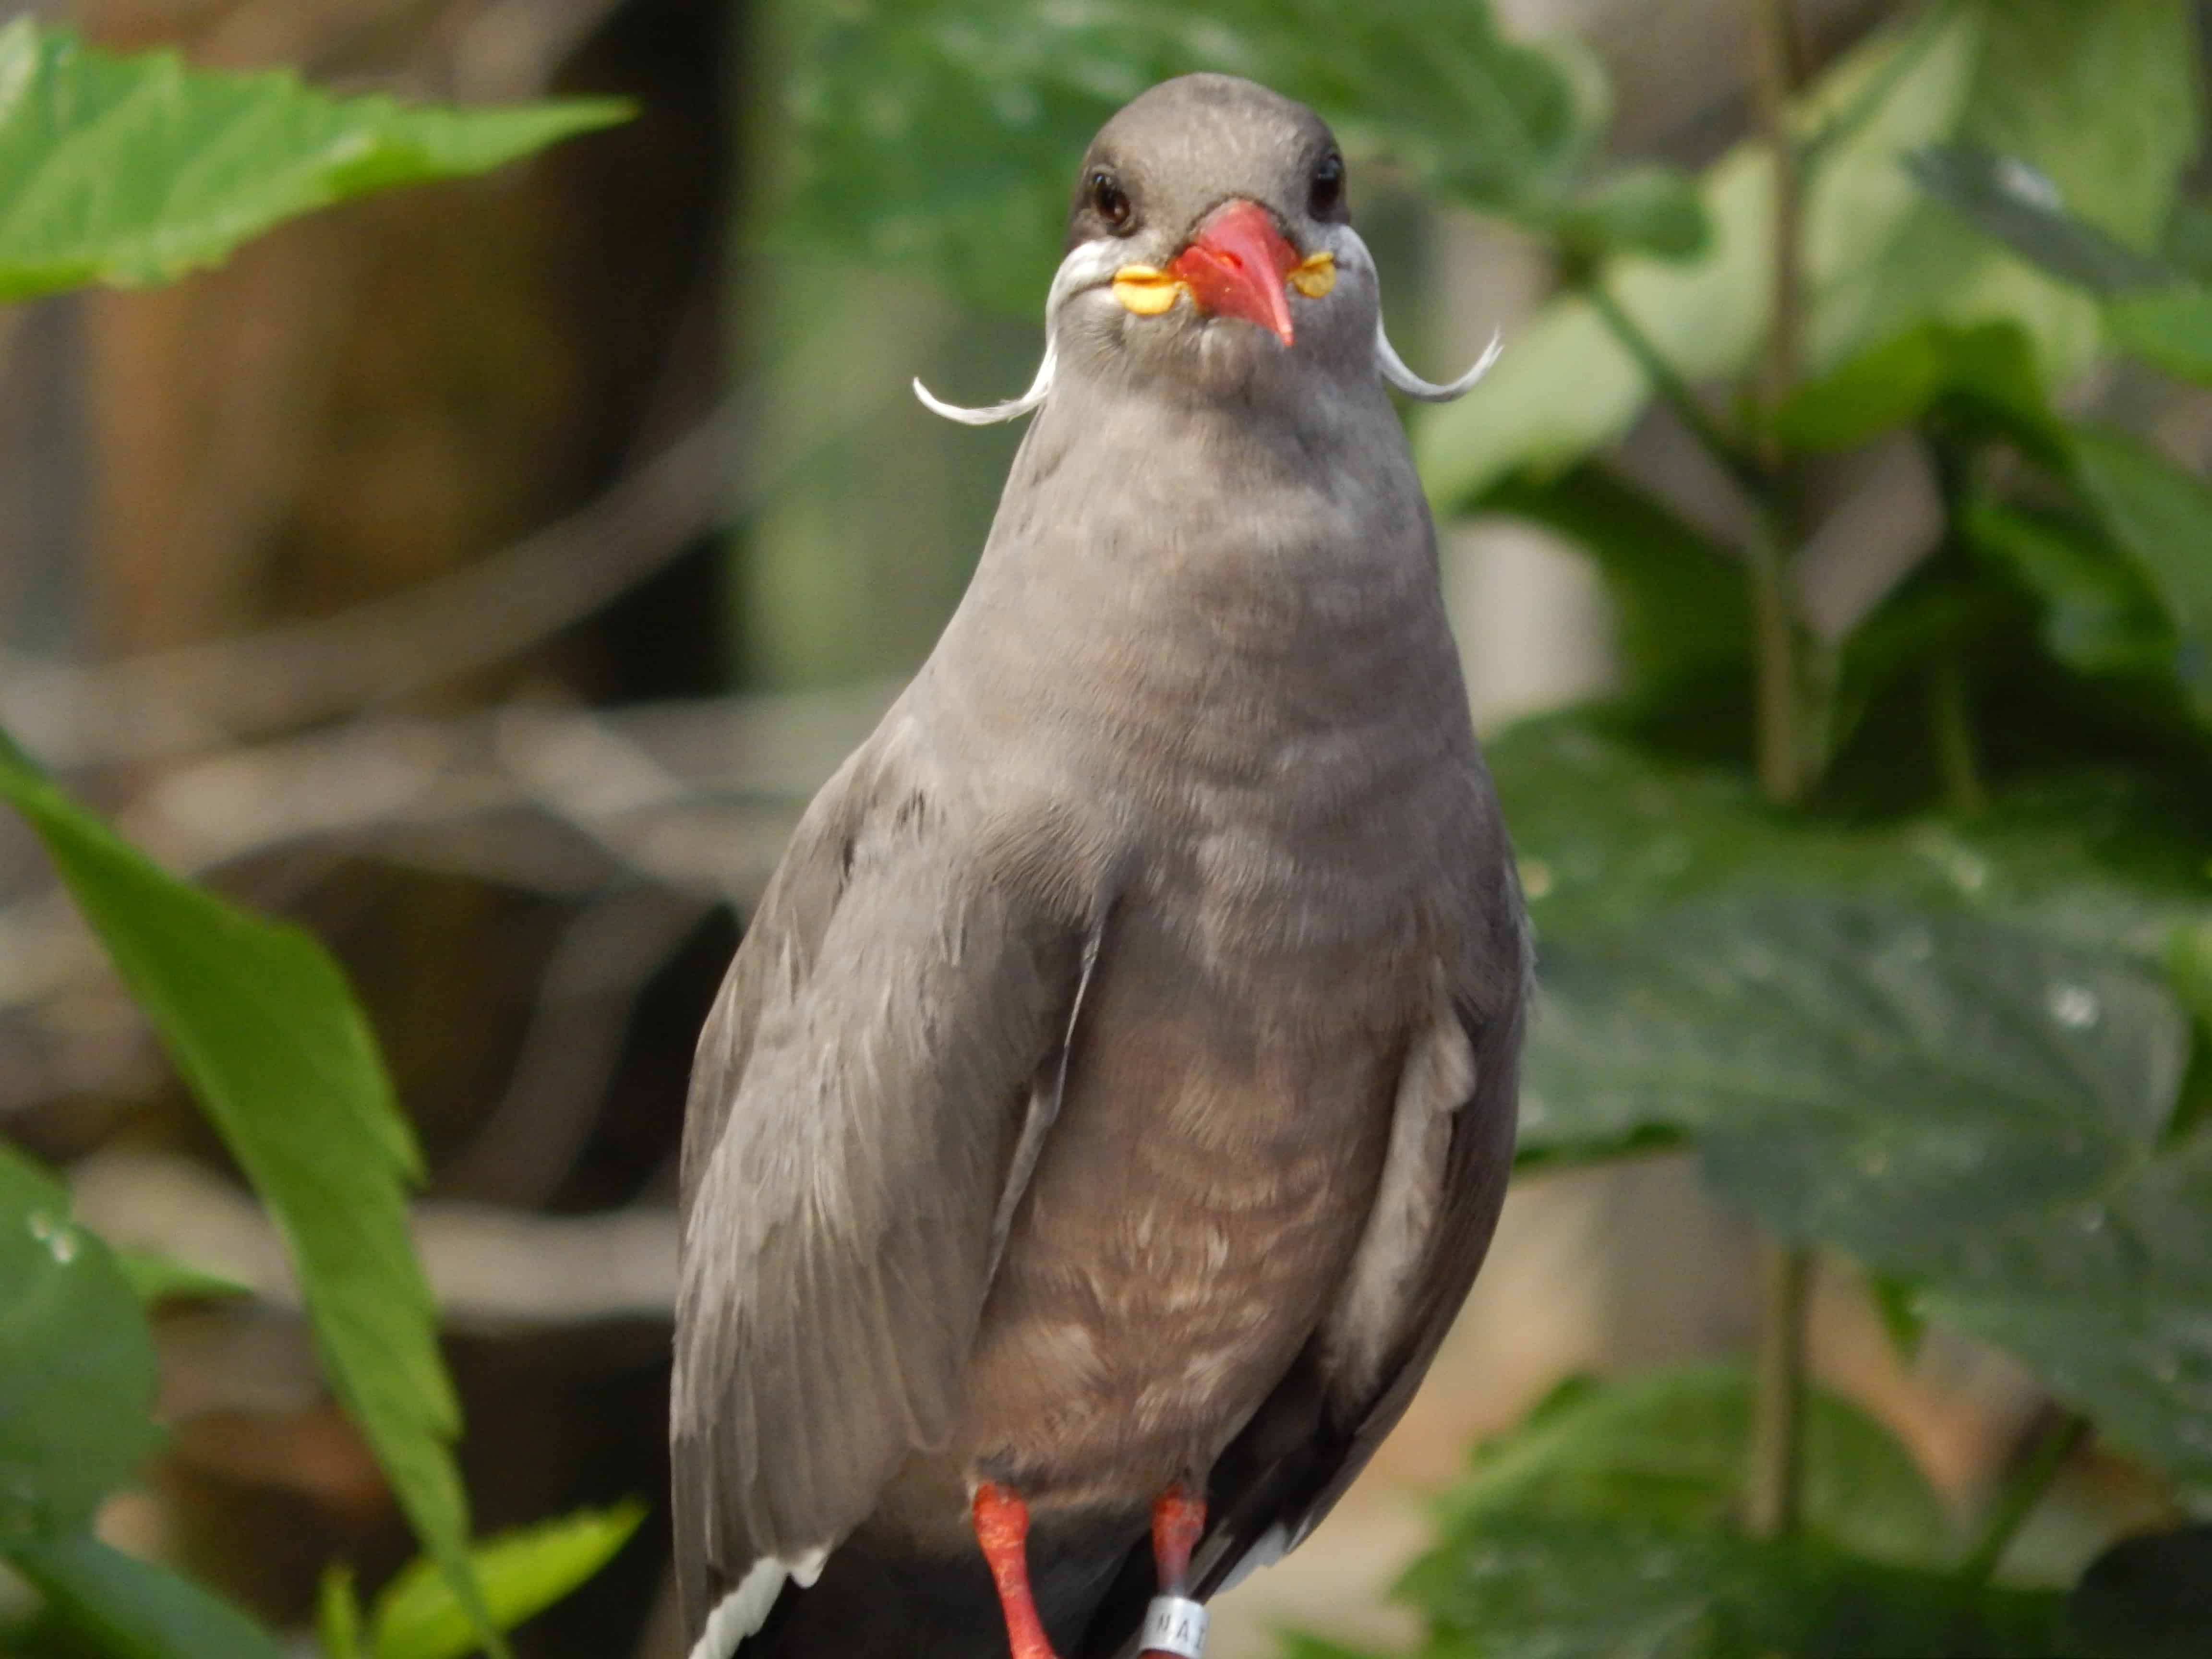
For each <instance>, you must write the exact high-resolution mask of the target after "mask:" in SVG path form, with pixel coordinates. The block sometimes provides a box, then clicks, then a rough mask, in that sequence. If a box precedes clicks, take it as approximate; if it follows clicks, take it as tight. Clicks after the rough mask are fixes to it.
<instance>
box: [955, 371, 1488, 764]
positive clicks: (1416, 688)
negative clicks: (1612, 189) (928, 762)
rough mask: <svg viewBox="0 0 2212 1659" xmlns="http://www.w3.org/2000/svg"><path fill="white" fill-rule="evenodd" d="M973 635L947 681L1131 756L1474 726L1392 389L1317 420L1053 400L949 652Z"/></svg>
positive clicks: (1163, 404) (1016, 477)
mask: <svg viewBox="0 0 2212 1659" xmlns="http://www.w3.org/2000/svg"><path fill="white" fill-rule="evenodd" d="M965 630H975V631H976V632H978V633H981V634H984V635H987V639H988V643H987V647H985V648H982V649H979V650H976V651H974V652H964V651H955V650H946V651H943V652H941V653H939V655H940V661H939V668H940V669H943V670H944V671H947V672H955V671H961V670H955V669H954V668H953V667H952V666H951V665H954V664H957V663H963V662H972V663H976V664H982V665H987V666H986V667H984V668H981V669H979V670H975V673H977V674H978V675H979V677H981V676H987V678H978V679H977V680H976V683H975V684H972V685H967V686H963V687H959V688H953V687H948V688H947V689H948V690H951V691H954V693H955V695H958V696H964V697H967V698H969V699H970V700H973V701H974V702H977V703H978V704H979V705H980V704H982V703H985V702H990V703H995V704H1002V705H1004V706H1006V707H1007V708H1015V709H1018V710H1020V711H1021V712H1022V714H1023V716H1024V719H1030V720H1035V721H1036V722H1038V723H1041V724H1042V725H1046V726H1054V725H1057V726H1061V727H1064V728H1066V729H1069V730H1078V729H1080V730H1083V731H1091V730H1097V729H1099V728H1100V727H1101V726H1102V724H1110V725H1112V726H1114V727H1115V728H1116V733H1115V736H1116V740H1117V741H1121V742H1124V743H1127V744H1143V743H1155V742H1156V743H1162V744H1176V743H1181V742H1182V741H1184V740H1185V739H1186V738H1191V739H1196V738H1203V737H1205V736H1206V728H1208V727H1209V726H1211V727H1212V728H1215V729H1216V731H1217V732H1218V734H1220V735H1222V738H1223V741H1224V742H1226V741H1227V740H1228V737H1229V736H1231V735H1233V736H1234V737H1235V738H1236V739H1237V742H1238V743H1242V742H1243V741H1245V740H1246V739H1247V738H1249V742H1250V743H1251V744H1253V745H1255V747H1258V748H1265V747H1266V746H1267V744H1271V743H1274V742H1276V741H1278V740H1279V736H1280V732H1281V731H1282V730H1286V729H1291V728H1298V729H1304V730H1311V729H1314V728H1316V727H1320V726H1342V727H1344V728H1346V729H1368V728H1372V727H1375V726H1378V725H1380V724H1382V723H1383V722H1385V721H1388V720H1394V719H1398V718H1408V719H1431V718H1446V717H1448V716H1449V717H1451V718H1457V719H1463V718H1464V715H1463V712H1455V709H1456V710H1459V711H1463V708H1464V703H1463V697H1464V693H1463V692H1462V691H1461V690H1459V686H1460V680H1459V672H1458V665H1457V659H1456V654H1455V652H1454V649H1453V647H1452V643H1451V640H1450V636H1449V631H1448V630H1447V629H1446V627H1445V625H1444V621H1443V604H1442V598H1441V595H1440V593H1439V591H1438V583H1437V567H1436V554H1435V542H1434V538H1433V534H1432V532H1431V528H1430V524H1429V519H1428V513H1427V509H1426V507H1425V503H1424V501H1423V500H1422V496H1421V493H1420V489H1419V483H1418V482H1417V480H1416V478H1415V476H1414V473H1413V465H1412V461H1411V459H1410V457H1409V456H1408V454H1407V449H1406V443H1405V439H1404V436H1403V435H1402V433H1401V431H1400V429H1399V428H1398V425H1397V422H1396V419H1395V415H1393V413H1392V412H1391V410H1389V406H1388V404H1387V403H1386V402H1385V401H1384V399H1383V396H1382V394H1381V392H1380V391H1379V389H1377V390H1376V392H1375V393H1374V395H1373V398H1372V399H1371V401H1369V402H1365V403H1364V404H1363V403H1362V402H1360V401H1358V400H1354V399H1350V398H1344V399H1334V400H1326V399H1323V400H1316V403H1315V404H1314V406H1312V407H1311V408H1309V409H1305V410H1297V409H1289V408H1282V407H1277V408H1273V409H1270V408H1266V407H1260V408H1255V407H1251V406H1247V407H1245V408H1243V409H1241V410H1240V409H1238V408H1237V407H1236V406H1234V405H1231V404H1219V403H1213V402H1209V401H1207V400H1203V399H1192V400H1188V401H1179V400H1175V399H1162V398H1144V397H1140V396H1136V395H1133V394H1127V393H1124V394H1121V395H1118V396H1117V395H1097V396H1087V397H1083V398H1069V399H1066V401H1062V400H1061V399H1060V398H1059V397H1058V396H1055V398H1054V401H1053V402H1052V403H1049V404H1047V406H1046V408H1045V409H1044V410H1043V411H1042V413H1041V414H1040V416H1038V418H1037V420H1036V424H1035V426H1034V427H1033V428H1032V429H1031V430H1030V433H1029V435H1027V438H1026V440H1025V441H1024V444H1023V447H1022V451H1021V453H1020V455H1019V456H1018V459H1017V460H1016V463H1015V465H1014V468H1013V471H1012V476H1011V477H1010V478H1009V480H1008V483H1007V487H1006V495H1005V497H1004V499H1003V500H1002V501H1001V503H1000V510H999V517H998V520H997V522H996V524H995V526H994V529H993V532H992V535H991V540H990V543H989V545H988V546H987V549H986V551H985V554H984V557H983V560H982V562H981V564H980V566H979V567H978V568H977V571H976V574H975V580H974V582H973V584H972V585H971V586H970V588H969V593H968V596H967V598H966V599H965V600H964V601H963V605H962V606H961V611H960V614H959V616H958V617H956V619H955V622H954V623H953V627H952V629H951V633H949V634H948V644H950V643H951V640H952V637H953V635H958V634H960V633H962V632H963V631H965ZM1432 704H1433V705H1434V707H1431V705H1432ZM1230 763H1231V764H1241V763H1242V762H1241V760H1238V759H1237V758H1236V757H1231V759H1230Z"/></svg>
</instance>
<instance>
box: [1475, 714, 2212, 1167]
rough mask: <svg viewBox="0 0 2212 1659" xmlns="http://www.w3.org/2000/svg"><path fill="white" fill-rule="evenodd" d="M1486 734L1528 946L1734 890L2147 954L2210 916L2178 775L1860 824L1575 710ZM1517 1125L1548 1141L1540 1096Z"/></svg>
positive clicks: (1548, 950)
mask: <svg viewBox="0 0 2212 1659" xmlns="http://www.w3.org/2000/svg"><path fill="white" fill-rule="evenodd" d="M1486 750H1487V755H1488V760H1489V764H1490V769H1491V774H1492V777H1493V778H1494V779H1495V780H1496V782H1497V785H1498V795H1499V798H1500V799H1501V800H1502V801H1503V803H1504V808H1505V816H1506V820H1507V822H1508V823H1511V824H1512V826H1513V839H1514V845H1515V848H1516V852H1517V854H1518V855H1519V859H1520V863H1521V872H1522V887H1523V889H1524V890H1525V891H1526V893H1527V895H1528V908H1529V915H1530V916H1531V917H1532V918H1533V920H1534V922H1535V926H1536V933H1537V939H1538V943H1539V945H1540V951H1539V955H1540V957H1545V958H1548V957H1550V956H1551V955H1552V954H1553V951H1554V949H1555V948H1574V947H1577V946H1578V945H1582V944H1583V943H1585V942H1589V941H1590V940H1592V939H1593V938H1594V937H1595V938H1598V939H1612V938H1613V935H1614V934H1615V933H1619V932H1624V931H1630V930H1633V929H1634V928H1637V927H1643V926H1651V925H1656V919H1657V917H1658V915H1659V914H1660V913H1661V912H1662V910H1663V909H1664V908H1667V907H1668V906H1671V905H1672V904H1674V902H1677V901H1680V900H1682V899H1686V898H1690V897H1696V896H1709V895H1711V894H1713V893H1716V892H1718V891H1723V890H1729V889H1732V888H1742V887H1752V888H1756V889H1757V890H1761V891H1764V890H1768V889H1771V888H1782V887H1792V886H1800V887H1808V888H1813V889H1815V890H1827V891H1833V890H1838V889H1847V890H1853V891H1857V892H1863V893H1873V894H1876V895H1880V896H1886V897H1887V899H1888V900H1889V901H1891V902H1911V903H1915V904H1927V905H1938V904H1940V905H1943V906H1946V907H1949V908H1969V909H1971V910H1972V911H1974V912H1976V913H1978V914H1979V915H1984V916H1986V917H1988V918H1989V919H1990V920H1991V921H1997V922H2002V923H2003V924H2005V925H2008V926H2012V927H2023V928H2027V929H2030V930H2032V931H2033V932H2035V933H2039V934H2040V935H2043V936H2045V937H2048V938H2051V939H2056V940H2058V941H2061V942H2063V943H2066V944H2069V945H2075V946H2078V947H2081V948H2084V949H2099V950H2103V949H2118V950H2122V951H2126V952H2127V953H2128V954H2129V955H2130V957H2132V958H2133V959H2135V960H2136V961H2138V962H2140V963H2144V964H2146V965H2148V964H2154V963H2158V962H2160V960H2162V958H2163V956H2164V953H2165V951H2166V948H2167V941H2168V939H2169V938H2170V937H2171V935H2172V930H2173V929H2174V928H2175V927H2179V926H2182V925H2184V924H2185V923H2189V922H2191V921H2195V920H2197V919H2199V918H2202V917H2203V916H2205V915H2208V914H2212V881H2208V879H2207V877H2206V872H2205V868H2204V859H2203V846H2204V845H2205V844H2206V842H2208V840H2212V820H2208V817H2207V815H2206V813H2205V811H2203V806H2202V805H2201V803H2199V802H2197V800H2196V799H2195V798H2194V797H2193V796H2192V795H2191V793H2190V792H2189V791H2188V790H2187V789H2186V788H2185V787H2182V786H2180V785H2179V784H2177V785H2176V786H2175V787H2173V788H2172V789H2171V790H2166V789H2162V788H2160V787H2158V786H2156V785H2155V784H2154V782H2153V781H2150V780H2148V779H2147V778H2143V777H2140V776H2138V777H2134V778H2127V779H2123V778H2118V777H2114V776H2111V775H2100V774H2076V775H2052V776H2049V777H2045V778H2041V779H2036V780H2027V779H2022V780H2019V781H2015V783H2014V784H2013V785H2012V787H2009V788H2008V789H2007V790H2006V791H2005V792H2004V793H2002V794H2000V795H1999V796H1997V797H1996V799H1994V800H1993V801H1992V802H1991V803H1990V808H1989V810H1988V811H1986V812H1984V814H1982V815H1981V816H1980V817H1978V818H1976V819H1975V820H1974V821H1973V822H1972V823H1971V824H1956V823H1948V822H1946V821H1944V820H1942V819H1936V818H1911V819H1905V820H1904V821H1901V822H1893V823H1882V824H1876V825H1872V826H1864V827H1862V826H1857V825H1847V824H1844V823H1837V822H1834V821H1832V820H1828V819H1824V818H1820V817H1811V816H1809V815H1802V814H1800V815H1791V814H1787V813H1784V812H1781V811H1777V810H1775V809H1774V808H1772V807H1771V806H1769V805H1766V804H1765V802H1764V801H1763V800H1761V799H1760V798H1759V789H1758V785H1757V783H1756V782H1755V781H1754V780H1753V778H1752V777H1751V775H1749V773H1748V772H1747V771H1746V770H1742V769H1734V768H1728V767H1718V766H1698V765H1686V764H1683V763H1676V762H1670V761H1668V760H1665V759H1662V758H1661V757H1657V756H1655V755H1653V754H1652V753H1650V751H1649V750H1645V749H1643V748H1641V747H1639V746H1638V745H1637V744H1634V743H1632V742H1631V741H1630V740H1628V738H1626V736H1624V735H1623V732H1622V730H1621V729H1620V728H1619V727H1618V726H1614V725H1612V724H1609V723H1608V722H1607V720H1605V719H1604V718H1603V717H1602V716H1601V715H1598V714H1591V713H1589V712H1583V713H1580V714H1562V715H1556V716H1553V717H1550V718H1547V719H1544V720H1530V721H1526V722H1523V723H1522V724H1521V725H1519V726H1515V727H1513V728H1512V729H1511V730H1510V731H1508V732H1504V734H1502V735H1501V736H1500V737H1498V738H1496V739H1494V740H1492V742H1491V743H1490V744H1487V745H1486ZM1522 1133H1523V1143H1524V1145H1525V1146H1528V1147H1529V1148H1531V1149H1534V1150H1541V1149H1543V1148H1545V1147H1546V1146H1547V1144H1548V1143H1549V1142H1550V1141H1551V1140H1552V1139H1553V1137H1552V1134H1551V1132H1550V1131H1549V1130H1548V1129H1547V1127H1545V1121H1544V1118H1543V1115H1542V1111H1541V1107H1540V1108H1539V1109H1537V1110H1536V1111H1535V1112H1534V1115H1528V1112H1527V1109H1526V1108H1525V1107H1524V1116H1523V1121H1522Z"/></svg>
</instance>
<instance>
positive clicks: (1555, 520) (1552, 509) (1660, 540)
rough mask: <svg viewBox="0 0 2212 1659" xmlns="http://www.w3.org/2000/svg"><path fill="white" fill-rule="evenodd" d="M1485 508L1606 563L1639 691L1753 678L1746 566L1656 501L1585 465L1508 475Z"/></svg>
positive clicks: (1623, 646) (1624, 646)
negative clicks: (1546, 475)
mask: <svg viewBox="0 0 2212 1659" xmlns="http://www.w3.org/2000/svg"><path fill="white" fill-rule="evenodd" d="M1483 506H1484V507H1485V508H1486V510H1488V511H1492V512H1497V513H1510V514H1512V515H1514V516H1516V517H1518V518H1524V519H1529V520H1534V521H1535V522H1537V523H1539V524H1542V525H1545V526H1548V527H1549V528H1551V529H1553V530H1555V531H1558V532H1559V533H1560V534H1561V535H1564V536H1566V537H1568V538H1571V540H1573V541H1574V542H1576V543H1577V544H1579V545H1580V546H1581V547H1582V548H1583V550H1585V551H1586V552H1588V553H1589V555H1590V556H1591V557H1592V558H1594V559H1595V561H1596V562H1597V564H1598V567H1599V568H1600V569H1601V571H1603V573H1604V574H1605V582H1606V587H1607V592H1610V593H1611V594H1612V596H1613V602H1614V606H1615V608H1616V610H1617V611H1618V613H1619V617H1620V653H1621V657H1622V659H1623V660H1624V662H1625V664H1626V667H1627V669H1628V671H1629V676H1630V678H1631V680H1632V683H1633V684H1635V685H1636V686H1638V688H1640V689H1644V690H1650V689H1652V688H1655V687H1658V686H1662V685H1665V684H1669V683H1671V682H1675V681H1680V680H1682V679H1685V678H1692V677H1699V676H1706V675H1712V674H1735V675H1738V676H1740V677H1745V678H1747V675H1748V670H1747V668H1746V667H1745V664H1746V662H1747V658H1748V656H1749V653H1750V650H1751V602H1750V599H1749V598H1748V596H1747V586H1746V583H1745V580H1744V572H1743V565H1742V562H1741V560H1739V559H1737V558H1735V557H1734V556H1731V555H1730V554H1729V553H1728V552H1727V551H1725V550H1723V549H1722V548H1721V547H1719V546H1718V545H1717V544H1715V543H1713V542H1712V541H1711V540H1710V539H1709V538H1706V537H1705V535H1703V534H1702V533H1700V532H1699V531H1698V530H1696V529H1695V528H1693V527H1692V526H1691V525H1690V524H1688V523H1687V522H1686V520H1683V519H1682V518H1681V517H1680V515H1678V514H1677V513H1674V511H1673V510H1672V509H1671V508H1669V507H1667V506H1666V505H1665V504H1664V503H1663V502H1662V501H1659V500H1658V499H1657V498H1656V497H1655V496H1652V495H1649V494H1647V493H1646V492H1645V491H1644V490H1642V489H1638V488H1637V487H1636V486H1635V485H1634V484H1632V483H1628V482H1627V481H1626V480H1625V479H1623V478H1621V477H1619V476H1618V475H1617V474H1615V473H1613V472H1611V471H1607V469H1606V468H1604V467H1603V466H1601V465H1597V464H1595V463H1585V464H1584V465H1581V466H1578V467H1577V468H1575V469H1574V470H1573V471H1571V472H1568V473H1566V474H1565V475H1564V476H1563V477H1559V478H1556V479H1553V480H1551V481H1548V482H1540V481H1538V480H1536V479H1534V478H1530V477H1512V478H1508V479H1506V480H1504V482H1503V483H1500V484H1498V486H1497V488H1495V489H1492V491H1491V492H1490V493H1489V495H1486V497H1484V500H1483Z"/></svg>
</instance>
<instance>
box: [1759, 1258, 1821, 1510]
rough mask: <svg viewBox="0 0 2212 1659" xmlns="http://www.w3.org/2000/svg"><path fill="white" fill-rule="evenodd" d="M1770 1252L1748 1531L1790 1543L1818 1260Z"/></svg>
mask: <svg viewBox="0 0 2212 1659" xmlns="http://www.w3.org/2000/svg"><path fill="white" fill-rule="evenodd" d="M1766 1249H1767V1262H1766V1303H1765V1308H1764V1309H1763V1310H1762V1311H1761V1315H1760V1319H1759V1376H1758V1380H1757V1392H1756V1394H1755V1395H1753V1401H1752V1419H1751V1483H1750V1486H1749V1488H1748V1490H1747V1492H1745V1495H1744V1525H1745V1526H1746V1528H1748V1529H1749V1531H1750V1532H1751V1534H1752V1535H1753V1537H1757V1538H1786V1537H1788V1536H1789V1535H1790V1534H1791V1533H1793V1532H1795V1531H1796V1529H1797V1520H1798V1511H1799V1510H1800V1508H1801V1507H1802V1504H1801V1501H1800V1500H1801V1497H1802V1491H1803V1486H1804V1468H1805V1455H1804V1452H1805V1447H1804V1441H1805V1312H1806V1302H1807V1293H1808V1291H1810V1289H1811V1287H1812V1279H1813V1253H1812V1252H1811V1251H1810V1250H1808V1249H1803V1248H1802V1247H1800V1246H1797V1245H1785V1244H1769V1245H1768V1246H1767V1247H1766Z"/></svg>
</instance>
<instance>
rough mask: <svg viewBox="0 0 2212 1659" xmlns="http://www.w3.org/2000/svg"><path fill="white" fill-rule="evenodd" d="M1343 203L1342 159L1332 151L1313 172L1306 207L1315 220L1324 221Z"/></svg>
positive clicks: (1323, 157)
mask: <svg viewBox="0 0 2212 1659" xmlns="http://www.w3.org/2000/svg"><path fill="white" fill-rule="evenodd" d="M1343 202H1344V157H1342V156H1341V155H1338V154H1337V153H1336V152H1335V151H1334V150H1331V151H1329V153H1328V155H1324V156H1322V158H1321V161H1320V163H1319V164H1318V165H1317V166H1316V167H1315V168H1314V170H1313V185H1312V191H1311V194H1310V197H1309V198H1308V201H1307V206H1308V208H1309V209H1310V210H1311V212H1312V214H1313V216H1314V217H1315V218H1316V219H1326V218H1327V217H1328V216H1329V215H1330V214H1332V213H1334V212H1335V211H1336V210H1337V209H1338V208H1339V207H1340V206H1341V205H1342V204H1343Z"/></svg>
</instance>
